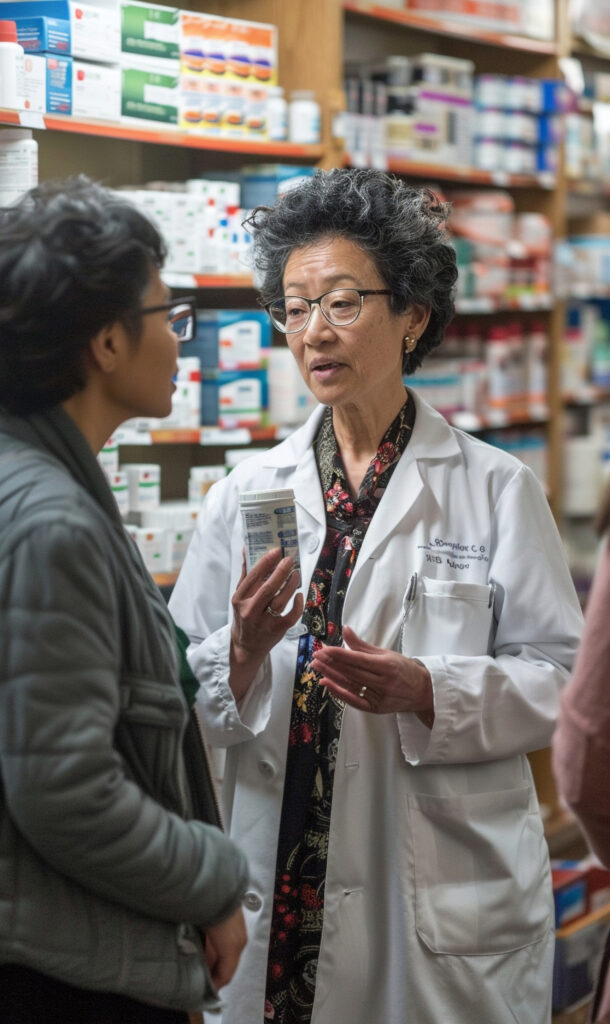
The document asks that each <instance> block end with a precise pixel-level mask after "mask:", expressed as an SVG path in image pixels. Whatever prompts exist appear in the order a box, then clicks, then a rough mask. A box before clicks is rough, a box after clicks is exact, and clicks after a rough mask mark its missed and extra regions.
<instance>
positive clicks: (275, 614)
mask: <svg viewBox="0 0 610 1024" xmlns="http://www.w3.org/2000/svg"><path fill="white" fill-rule="evenodd" d="M265 611H266V612H267V615H273V618H274V619H281V617H282V613H281V612H276V611H274V609H273V608H272V607H271V605H270V604H268V605H267V607H266V608H265Z"/></svg>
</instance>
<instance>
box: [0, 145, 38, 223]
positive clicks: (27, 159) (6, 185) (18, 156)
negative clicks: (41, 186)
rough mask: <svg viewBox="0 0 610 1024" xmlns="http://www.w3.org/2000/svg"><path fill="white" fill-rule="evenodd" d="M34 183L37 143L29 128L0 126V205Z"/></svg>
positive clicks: (36, 178) (8, 203) (36, 177)
mask: <svg viewBox="0 0 610 1024" xmlns="http://www.w3.org/2000/svg"><path fill="white" fill-rule="evenodd" d="M37 184H38V143H37V142H36V141H35V140H34V139H33V138H32V132H31V131H30V129H29V128H2V129H0V206H10V204H11V203H14V202H16V201H17V200H18V199H20V198H21V196H22V195H24V193H25V192H27V191H28V189H30V188H33V187H34V186H35V185H37Z"/></svg>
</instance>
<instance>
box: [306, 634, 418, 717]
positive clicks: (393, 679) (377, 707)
mask: <svg viewBox="0 0 610 1024" xmlns="http://www.w3.org/2000/svg"><path fill="white" fill-rule="evenodd" d="M343 640H344V641H345V643H346V644H348V645H349V646H348V647H329V646H326V645H324V646H323V647H321V648H320V650H319V651H317V652H316V654H315V655H314V658H313V661H312V666H313V668H314V669H315V671H316V672H318V673H319V674H320V677H321V678H320V684H321V685H322V686H326V687H327V689H329V690H332V692H333V693H334V694H335V695H336V696H337V697H339V698H340V699H341V700H343V701H345V703H346V704H351V706H352V707H354V708H359V710H360V711H372V712H374V713H375V714H377V715H387V714H397V713H400V712H403V711H413V712H415V713H416V714H417V715H418V717H419V718H420V719H421V721H422V722H423V723H424V725H427V726H428V728H431V727H432V724H433V722H434V693H433V690H432V680H431V678H430V673H429V672H428V669H427V668H426V667H425V665H422V663H421V662H420V661H416V660H415V659H414V658H407V657H405V655H404V654H399V653H398V652H397V651H386V650H385V649H384V648H383V647H374V646H373V645H372V644H367V643H365V641H364V640H361V639H360V637H359V636H357V634H356V633H354V631H353V629H350V628H349V626H345V627H344V629H343Z"/></svg>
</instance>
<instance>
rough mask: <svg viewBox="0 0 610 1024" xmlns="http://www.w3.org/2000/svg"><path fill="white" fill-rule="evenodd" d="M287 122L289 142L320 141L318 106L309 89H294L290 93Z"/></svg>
mask: <svg viewBox="0 0 610 1024" xmlns="http://www.w3.org/2000/svg"><path fill="white" fill-rule="evenodd" d="M288 124H289V132H288V134H289V137H290V141H291V142H298V143H302V144H303V145H311V144H315V143H317V142H319V141H320V106H319V104H318V103H316V100H315V99H314V94H313V92H312V91H311V89H296V90H295V91H294V92H292V93H291V94H290V108H289V111H288Z"/></svg>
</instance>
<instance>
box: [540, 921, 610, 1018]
mask: <svg viewBox="0 0 610 1024" xmlns="http://www.w3.org/2000/svg"><path fill="white" fill-rule="evenodd" d="M609 925H610V904H609V905H607V906H605V907H602V908H600V909H599V910H596V911H594V912H593V913H592V914H587V915H586V916H585V917H581V918H579V919H578V920H577V921H574V922H572V923H571V924H568V925H565V926H564V927H563V928H559V929H558V931H557V933H556V936H555V960H554V964H553V1010H554V1011H556V1010H563V1009H565V1008H566V1007H567V1006H572V1005H573V1004H574V1003H576V1002H578V1000H580V999H584V998H585V997H586V996H588V995H589V994H590V993H591V992H592V991H593V988H594V986H595V980H596V975H597V969H598V965H599V961H600V958H601V954H602V950H603V947H604V939H605V935H606V932H607V931H608V926H609Z"/></svg>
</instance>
